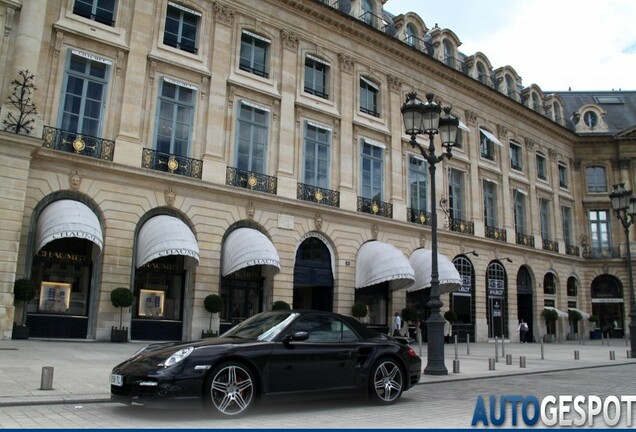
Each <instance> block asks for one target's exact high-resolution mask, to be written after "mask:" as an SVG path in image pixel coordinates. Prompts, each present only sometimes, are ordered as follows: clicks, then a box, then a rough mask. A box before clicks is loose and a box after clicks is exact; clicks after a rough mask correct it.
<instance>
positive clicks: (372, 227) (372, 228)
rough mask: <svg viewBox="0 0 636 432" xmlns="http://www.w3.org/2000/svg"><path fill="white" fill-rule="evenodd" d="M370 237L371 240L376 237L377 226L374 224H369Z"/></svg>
mask: <svg viewBox="0 0 636 432" xmlns="http://www.w3.org/2000/svg"><path fill="white" fill-rule="evenodd" d="M371 238H372V239H373V240H377V239H378V226H377V225H376V224H373V225H371Z"/></svg>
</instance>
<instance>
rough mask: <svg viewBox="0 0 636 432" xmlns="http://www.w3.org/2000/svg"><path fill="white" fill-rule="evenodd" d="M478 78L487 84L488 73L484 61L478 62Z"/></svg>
mask: <svg viewBox="0 0 636 432" xmlns="http://www.w3.org/2000/svg"><path fill="white" fill-rule="evenodd" d="M477 79H478V80H479V82H480V83H482V84H487V79H488V75H486V68H485V67H484V64H483V63H482V62H477Z"/></svg>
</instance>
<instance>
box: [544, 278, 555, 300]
mask: <svg viewBox="0 0 636 432" xmlns="http://www.w3.org/2000/svg"><path fill="white" fill-rule="evenodd" d="M543 294H548V295H555V294H556V280H555V278H554V274H552V273H546V274H545V276H543Z"/></svg>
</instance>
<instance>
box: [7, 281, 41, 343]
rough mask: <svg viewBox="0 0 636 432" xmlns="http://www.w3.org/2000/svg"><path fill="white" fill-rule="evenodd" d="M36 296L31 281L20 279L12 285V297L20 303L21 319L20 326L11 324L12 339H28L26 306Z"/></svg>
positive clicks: (34, 287)
mask: <svg viewBox="0 0 636 432" xmlns="http://www.w3.org/2000/svg"><path fill="white" fill-rule="evenodd" d="M36 294H37V287H36V286H35V283H33V281H32V280H31V279H27V278H22V279H18V280H16V281H15V282H14V283H13V297H14V299H15V300H17V301H21V302H22V319H21V320H20V324H18V323H15V322H14V323H13V334H12V336H11V338H12V339H28V338H29V326H28V325H27V323H26V320H27V304H28V303H29V302H30V301H31V300H33V298H34V297H35V295H36Z"/></svg>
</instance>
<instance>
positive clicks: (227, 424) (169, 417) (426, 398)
mask: <svg viewBox="0 0 636 432" xmlns="http://www.w3.org/2000/svg"><path fill="white" fill-rule="evenodd" d="M634 376H636V364H633V363H632V364H617V365H613V366H607V367H596V368H590V369H579V370H566V371H558V372H551V373H539V374H531V375H516V376H501V377H489V378H480V379H472V380H466V381H448V382H438V383H435V382H433V383H426V384H419V385H417V386H416V387H415V388H413V389H412V390H410V391H408V392H406V393H405V394H404V396H403V397H402V399H401V400H400V401H399V402H398V403H396V404H395V405H392V406H388V407H378V406H373V405H370V404H369V403H368V402H366V401H352V400H331V401H326V402H325V401H323V402H312V403H309V402H303V403H291V404H279V405H260V406H257V407H255V409H254V410H252V411H251V412H250V413H248V414H247V415H246V416H243V417H241V418H232V419H219V418H213V417H212V416H211V414H210V413H209V412H207V411H202V410H192V411H183V410H179V411H178V410H174V411H170V410H152V409H147V408H143V407H128V406H124V405H120V404H113V403H84V404H81V405H80V404H66V405H26V406H6V407H0V428H196V429H199V428H207V429H209V428H215V429H216V428H225V429H230V428H231V429H237V428H254V429H264V428H276V429H279V428H280V429H285V428H302V429H314V428H399V429H406V428H471V420H472V418H473V413H474V409H475V403H476V400H477V397H478V396H479V395H483V396H484V399H485V401H486V403H487V401H488V397H489V396H490V395H494V396H496V397H499V396H502V395H511V394H514V395H522V396H536V397H537V398H538V399H539V401H540V400H541V399H542V398H543V397H544V396H546V395H572V396H576V395H584V396H587V395H598V396H600V397H601V398H603V399H604V398H605V397H607V396H612V395H614V396H619V397H620V396H621V395H630V394H632V395H633V394H636V390H635V387H634ZM531 414H532V413H531ZM568 416H569V417H568ZM632 417H633V419H634V420H633V422H636V403H635V404H633V407H632ZM566 418H570V419H573V418H576V415H575V414H574V413H570V414H568V415H567V416H566ZM506 419H507V423H506V424H504V426H508V427H511V426H512V425H511V423H510V420H511V410H510V409H508V413H507V416H506ZM519 423H521V420H520V419H519ZM518 426H519V425H518ZM537 426H538V427H541V423H540V422H539V423H538V424H537ZM594 426H595V427H607V426H606V425H605V423H603V422H602V421H600V422H599V421H598V420H597V421H596V422H595V423H594ZM618 426H619V427H628V424H627V416H626V415H625V413H624V414H623V416H622V421H621V423H619V424H618ZM631 427H633V423H632V426H631Z"/></svg>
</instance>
